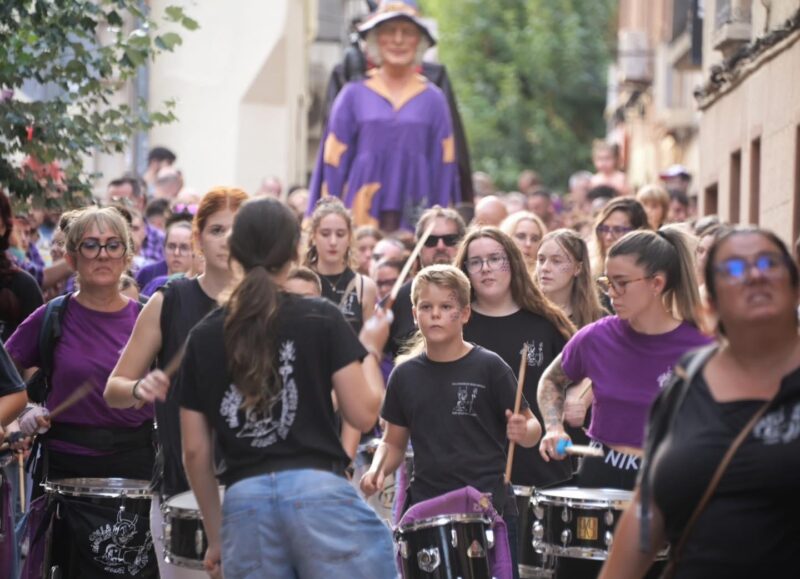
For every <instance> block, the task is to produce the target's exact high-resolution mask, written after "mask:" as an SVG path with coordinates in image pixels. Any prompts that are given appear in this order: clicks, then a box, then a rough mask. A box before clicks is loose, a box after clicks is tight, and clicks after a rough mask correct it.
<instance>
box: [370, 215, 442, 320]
mask: <svg viewBox="0 0 800 579" xmlns="http://www.w3.org/2000/svg"><path fill="white" fill-rule="evenodd" d="M435 226H436V220H435V219H432V220H431V222H430V224H429V225H428V227H427V228H426V229H425V231H423V232H422V235H421V236H420V238H419V240H418V241H417V244H416V245H415V246H414V250H413V251H412V252H411V255H410V256H408V259H407V260H406V263H405V265H404V266H403V269H402V270H400V275H398V276H397V281H396V282H394V285H393V286H392V291H390V292H389V295H388V296H387V297H385V298H384V299H383V300H381V302H380V303H378V307H382V308H384V309H389V308H391V307H392V304H393V303H394V301H395V300H396V299H397V294H398V293H399V292H400V288H401V287H403V284H404V283H406V278H407V277H408V274H409V273H410V272H411V268H412V267H414V262H415V261H416V260H417V256H419V252H420V251H422V246H423V245H425V242H426V241H428V238H429V237H430V236H431V233H432V232H433V228H434V227H435Z"/></svg>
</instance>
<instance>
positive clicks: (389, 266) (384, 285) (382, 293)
mask: <svg viewBox="0 0 800 579" xmlns="http://www.w3.org/2000/svg"><path fill="white" fill-rule="evenodd" d="M402 269H403V262H402V261H390V260H386V259H383V260H381V261H379V262H378V263H377V264H376V265H375V271H374V275H373V279H374V280H375V285H376V286H377V287H378V301H381V300H384V299H386V298H387V297H388V296H389V294H390V293H391V291H392V288H393V287H394V284H395V283H397V278H399V277H400V271H402Z"/></svg>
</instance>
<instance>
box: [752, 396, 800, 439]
mask: <svg viewBox="0 0 800 579" xmlns="http://www.w3.org/2000/svg"><path fill="white" fill-rule="evenodd" d="M753 436H755V437H756V438H758V439H760V440H761V441H762V442H763V443H764V444H788V443H790V442H792V441H794V440H797V438H798V436H800V403H797V404H795V405H794V407H793V408H792V409H791V413H790V411H789V409H788V408H779V409H777V410H775V411H773V412H770V413H769V414H767V415H766V416H764V417H763V418H762V419H761V420H759V421H758V424H756V427H755V428H754V429H753Z"/></svg>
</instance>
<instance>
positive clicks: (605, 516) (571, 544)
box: [531, 487, 667, 561]
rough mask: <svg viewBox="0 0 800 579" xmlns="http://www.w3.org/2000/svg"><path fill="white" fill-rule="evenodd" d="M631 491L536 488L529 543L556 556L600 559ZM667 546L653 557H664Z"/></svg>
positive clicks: (611, 539)
mask: <svg viewBox="0 0 800 579" xmlns="http://www.w3.org/2000/svg"><path fill="white" fill-rule="evenodd" d="M632 496H633V493H632V492H631V491H626V490H621V489H603V488H599V489H594V488H578V487H561V488H555V489H549V490H546V491H536V493H535V496H534V497H533V499H532V501H531V504H532V506H533V515H534V519H535V520H534V523H533V545H534V547H535V548H536V550H537V551H540V552H544V553H549V554H551V555H555V556H556V557H569V558H576V559H591V560H596V561H600V560H604V559H607V558H608V552H609V550H610V549H611V545H612V543H613V540H614V528H615V527H616V525H617V521H618V520H619V518H620V517H621V516H622V513H623V511H624V510H625V508H626V507H627V506H628V504H629V503H630V501H631V497H632ZM666 557H667V549H664V550H663V551H661V552H660V553H659V555H658V557H657V559H665V558H666Z"/></svg>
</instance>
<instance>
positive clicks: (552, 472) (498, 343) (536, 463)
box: [464, 309, 572, 487]
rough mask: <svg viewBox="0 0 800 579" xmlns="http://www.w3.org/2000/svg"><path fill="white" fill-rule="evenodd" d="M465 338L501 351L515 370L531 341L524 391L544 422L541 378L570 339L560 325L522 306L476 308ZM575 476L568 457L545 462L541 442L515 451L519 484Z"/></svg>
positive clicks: (552, 481) (539, 483)
mask: <svg viewBox="0 0 800 579" xmlns="http://www.w3.org/2000/svg"><path fill="white" fill-rule="evenodd" d="M464 339H465V340H468V341H470V342H475V343H476V344H479V345H481V346H483V347H484V348H486V349H487V350H491V351H492V352H495V353H497V354H498V355H499V356H500V357H501V358H502V359H503V361H504V362H505V363H506V364H508V365H509V366H510V367H511V369H512V370H513V371H514V375H515V381H516V376H517V373H518V372H519V363H520V355H521V354H522V347H523V344H528V367H527V368H526V370H525V384H524V385H523V393H524V395H525V399H526V400H528V401H531V402H532V404H531V410H532V412H533V414H534V415H535V416H536V418H537V419H538V420H539V422H540V423H542V424H543V422H542V414H541V412H539V406H538V404H536V390H537V388H538V385H539V379H540V378H541V377H542V374H543V373H544V371H545V369H547V367H548V366H549V365H550V363H551V362H552V361H553V359H554V358H555V357H556V356H558V354H559V353H561V350H562V349H563V348H564V345H565V344H566V343H567V341H566V340H565V339H564V337H563V336H562V335H561V334H560V333H559V331H558V330H557V329H556V327H555V326H554V325H553V324H552V323H551V322H549V321H548V320H546V319H545V318H543V317H542V316H540V315H538V314H534V313H531V312H529V311H527V310H522V309H521V310H519V311H517V312H515V313H513V314H511V315H510V316H497V317H495V316H484V315H483V314H479V313H477V312H475V311H473V312H472V316H470V319H469V322H467V324H466V325H465V326H464ZM571 476H572V465H571V464H570V461H568V460H551V461H550V462H545V461H544V460H542V457H541V455H540V454H539V449H538V446H534V447H533V448H522V447H520V446H518V447H517V448H516V450H515V451H514V467H513V470H512V472H511V482H513V483H514V484H516V485H526V486H537V487H545V486H550V485H553V484H555V483H559V482H561V481H564V480H567V479H569V478H570V477H571Z"/></svg>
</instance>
